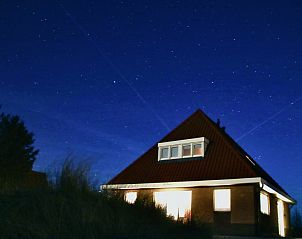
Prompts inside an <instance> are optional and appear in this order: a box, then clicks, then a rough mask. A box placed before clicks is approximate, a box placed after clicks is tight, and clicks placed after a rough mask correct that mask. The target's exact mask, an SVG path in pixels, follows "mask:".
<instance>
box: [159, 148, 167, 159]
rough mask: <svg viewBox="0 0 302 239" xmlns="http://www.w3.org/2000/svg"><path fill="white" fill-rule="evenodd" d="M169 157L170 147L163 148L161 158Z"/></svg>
mask: <svg viewBox="0 0 302 239" xmlns="http://www.w3.org/2000/svg"><path fill="white" fill-rule="evenodd" d="M168 158H169V148H161V149H160V159H168Z"/></svg>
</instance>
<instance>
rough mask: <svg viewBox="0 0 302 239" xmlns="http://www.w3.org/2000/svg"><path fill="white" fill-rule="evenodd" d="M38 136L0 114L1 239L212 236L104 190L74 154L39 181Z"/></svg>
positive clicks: (16, 119) (140, 202)
mask: <svg viewBox="0 0 302 239" xmlns="http://www.w3.org/2000/svg"><path fill="white" fill-rule="evenodd" d="M33 142H34V139H33V134H32V133H29V132H28V131H27V129H26V128H25V126H24V123H23V122H22V121H21V120H20V118H19V117H18V116H10V115H5V114H3V113H2V114H1V115H0V168H1V169H0V238H1V239H6V238H7V239H35V238H37V239H38V238H39V239H66V238H72V239H77V238H81V239H84V238H89V239H94V238H115V239H118V238H119V239H122V238H146V239H148V238H150V239H151V238H207V237H210V233H209V230H207V229H206V228H204V227H202V226H201V225H196V224H194V223H193V222H190V223H187V224H183V223H180V222H176V221H173V220H172V219H169V218H166V216H165V213H164V212H163V210H162V209H160V208H156V207H155V206H154V204H153V203H152V202H149V201H147V200H138V201H137V202H136V203H135V204H134V205H130V204H127V203H126V202H125V201H124V200H123V199H122V198H121V197H119V196H118V195H115V194H114V193H110V192H106V191H102V192H99V191H98V190H96V189H95V187H94V185H92V184H91V182H90V180H89V177H88V175H89V170H88V167H86V166H85V165H84V164H81V165H78V166H75V165H74V163H73V161H72V160H71V159H70V158H68V159H67V160H66V161H65V163H64V165H63V166H62V168H61V169H60V170H59V171H58V172H56V173H54V174H51V175H49V181H48V183H47V182H46V181H45V183H41V182H39V180H38V181H35V180H36V179H39V177H33V178H31V177H29V176H28V175H32V174H33V173H34V172H33V171H32V166H33V163H34V161H35V159H36V155H37V153H38V151H37V150H35V149H34V147H33ZM36 174H37V173H36ZM36 174H34V175H36ZM40 176H41V175H40ZM31 179H33V180H31ZM28 181H31V183H28ZM35 182H36V183H35Z"/></svg>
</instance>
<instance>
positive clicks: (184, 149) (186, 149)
mask: <svg viewBox="0 0 302 239" xmlns="http://www.w3.org/2000/svg"><path fill="white" fill-rule="evenodd" d="M182 156H191V145H190V144H187V145H183V146H182Z"/></svg>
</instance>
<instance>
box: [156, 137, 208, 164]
mask: <svg viewBox="0 0 302 239" xmlns="http://www.w3.org/2000/svg"><path fill="white" fill-rule="evenodd" d="M208 144H209V140H208V139H207V138H205V137H200V138H193V139H183V140H177V141H169V142H162V143H158V160H159V161H160V160H170V159H180V158H193V157H204V154H205V151H206V148H207V145H208Z"/></svg>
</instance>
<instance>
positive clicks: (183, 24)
mask: <svg viewBox="0 0 302 239" xmlns="http://www.w3.org/2000/svg"><path fill="white" fill-rule="evenodd" d="M301 12H302V3H301V1H265V2H264V1H143V0H140V1H115V0H110V1H109V0H108V1H89V0H86V1H84V0H78V1H67V0H56V1H55V0H54V1H30V0H28V1H14V0H9V1H8V0H3V1H1V2H0V29H1V31H0V104H2V110H3V111H5V112H7V113H12V114H18V115H20V116H21V117H22V118H23V119H24V121H25V124H26V125H27V127H28V128H29V130H30V131H33V132H34V134H35V138H36V142H35V146H36V147H37V148H39V149H40V154H39V156H38V159H37V161H36V163H35V166H34V168H35V170H40V171H47V170H49V169H51V168H52V167H54V166H55V165H58V164H60V163H61V162H62V160H63V159H64V157H65V156H66V155H68V154H73V155H76V156H77V157H78V158H82V159H87V160H88V161H89V163H90V164H91V168H92V174H93V175H94V177H95V178H96V179H97V180H98V181H99V182H105V181H106V180H108V179H109V178H110V177H112V176H114V175H115V174H116V173H117V172H119V171H120V170H121V169H123V168H124V167H126V166H127V165H128V164H129V163H130V162H132V161H133V160H134V159H136V158H137V157H138V156H139V155H140V154H142V153H143V152H145V151H146V150H147V149H149V148H150V147H151V146H152V145H153V144H154V143H155V142H157V141H158V140H159V139H161V138H162V137H163V136H164V135H165V134H167V133H168V132H169V131H170V130H172V129H173V128H174V127H176V126H177V125H178V124H179V123H180V122H181V121H183V120H184V119H185V118H186V117H188V116H189V115H190V114H192V113H193V112H194V111H195V110H196V109H197V108H201V109H202V110H203V111H204V112H205V113H206V114H208V115H209V116H210V117H211V118H212V119H213V120H215V121H216V119H217V118H220V120H221V123H222V125H223V126H226V131H227V132H228V133H229V134H230V135H231V136H232V137H233V138H234V139H235V140H236V141H237V142H238V143H239V144H240V145H241V146H242V147H243V148H244V149H245V150H246V151H247V152H248V153H249V154H250V155H251V156H253V157H254V159H255V160H256V161H257V162H258V163H259V164H260V165H261V166H262V167H263V168H264V169H265V170H266V171H267V172H268V173H269V174H271V175H272V176H273V178H275V179H276V180H277V181H278V182H279V183H280V184H281V186H283V187H284V188H285V189H286V190H287V191H288V192H289V193H290V194H291V195H292V196H293V197H294V198H295V199H297V200H298V201H301V202H302V190H301V186H300V184H301V181H302V174H301V169H302V163H301V160H302V157H301V154H300V151H301V143H302V124H301V122H302V121H301V119H302V46H301V43H302V14H301Z"/></svg>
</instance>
